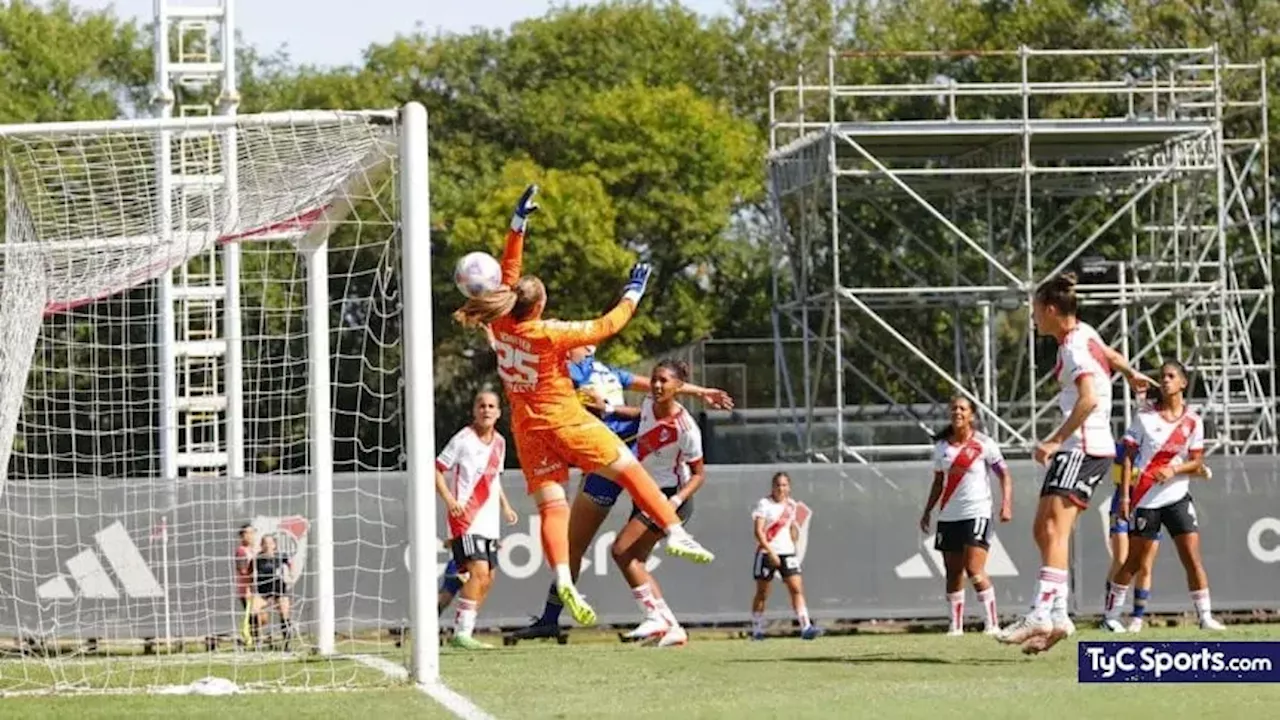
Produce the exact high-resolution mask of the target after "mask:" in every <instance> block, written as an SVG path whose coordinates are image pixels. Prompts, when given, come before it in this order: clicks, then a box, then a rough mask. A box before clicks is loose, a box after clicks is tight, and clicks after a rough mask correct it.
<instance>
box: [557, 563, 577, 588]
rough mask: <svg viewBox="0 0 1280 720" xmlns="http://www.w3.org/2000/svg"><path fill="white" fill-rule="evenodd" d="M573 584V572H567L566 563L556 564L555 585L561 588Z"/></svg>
mask: <svg viewBox="0 0 1280 720" xmlns="http://www.w3.org/2000/svg"><path fill="white" fill-rule="evenodd" d="M569 585H573V573H571V572H569V566H568V565H557V566H556V587H558V588H562V587H565V586H569Z"/></svg>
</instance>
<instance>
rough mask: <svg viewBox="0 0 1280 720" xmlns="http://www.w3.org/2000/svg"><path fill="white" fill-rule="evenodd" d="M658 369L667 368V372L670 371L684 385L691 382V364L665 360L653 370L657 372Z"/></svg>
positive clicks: (671, 359) (669, 359)
mask: <svg viewBox="0 0 1280 720" xmlns="http://www.w3.org/2000/svg"><path fill="white" fill-rule="evenodd" d="M658 368H666V369H667V370H670V371H671V372H672V373H673V374H675V376H676V378H677V379H679V380H680V382H682V383H683V382H689V363H687V362H685V361H683V360H677V359H675V358H664V359H663V360H660V361H658V364H657V365H656V366H654V368H653V369H654V370H657V369H658Z"/></svg>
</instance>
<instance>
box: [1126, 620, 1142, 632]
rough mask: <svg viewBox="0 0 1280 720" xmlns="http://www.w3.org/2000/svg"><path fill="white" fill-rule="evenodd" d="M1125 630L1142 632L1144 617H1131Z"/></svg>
mask: <svg viewBox="0 0 1280 720" xmlns="http://www.w3.org/2000/svg"><path fill="white" fill-rule="evenodd" d="M1125 632H1129V633H1140V632H1142V618H1140V617H1136V618H1129V627H1127V628H1125Z"/></svg>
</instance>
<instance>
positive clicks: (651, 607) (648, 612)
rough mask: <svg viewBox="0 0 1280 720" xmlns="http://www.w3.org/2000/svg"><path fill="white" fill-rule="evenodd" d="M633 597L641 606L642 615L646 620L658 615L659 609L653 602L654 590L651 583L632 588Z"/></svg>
mask: <svg viewBox="0 0 1280 720" xmlns="http://www.w3.org/2000/svg"><path fill="white" fill-rule="evenodd" d="M631 597H633V598H635V599H636V605H639V606H640V614H641V615H644V616H645V619H648V618H651V617H653V616H654V615H656V614H657V612H658V608H657V605H656V604H655V603H654V601H653V588H652V587H650V585H649V583H644V584H643V585H640V586H638V587H633V588H631Z"/></svg>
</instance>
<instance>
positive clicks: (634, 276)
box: [622, 263, 653, 305]
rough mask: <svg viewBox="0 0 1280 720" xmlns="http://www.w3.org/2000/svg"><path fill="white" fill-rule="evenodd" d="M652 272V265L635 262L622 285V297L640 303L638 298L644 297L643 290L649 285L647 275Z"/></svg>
mask: <svg viewBox="0 0 1280 720" xmlns="http://www.w3.org/2000/svg"><path fill="white" fill-rule="evenodd" d="M652 273H653V266H651V265H649V264H648V263H636V265H635V267H633V268H631V276H630V277H629V278H628V279H627V284H626V285H623V286H622V297H623V299H624V300H625V299H628V298H629V299H630V300H631V302H633V303H635V304H636V305H639V304H640V298H642V297H644V290H645V288H646V287H647V286H648V285H649V275H651V274H652Z"/></svg>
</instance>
